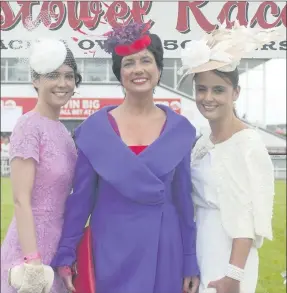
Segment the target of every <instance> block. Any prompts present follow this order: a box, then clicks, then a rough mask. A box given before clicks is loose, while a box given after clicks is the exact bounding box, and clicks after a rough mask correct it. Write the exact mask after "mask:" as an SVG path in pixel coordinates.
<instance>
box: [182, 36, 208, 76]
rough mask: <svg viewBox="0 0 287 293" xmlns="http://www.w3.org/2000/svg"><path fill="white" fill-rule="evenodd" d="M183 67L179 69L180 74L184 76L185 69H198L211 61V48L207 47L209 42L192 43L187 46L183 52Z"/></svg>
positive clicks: (194, 41)
mask: <svg viewBox="0 0 287 293" xmlns="http://www.w3.org/2000/svg"><path fill="white" fill-rule="evenodd" d="M181 53H182V54H181V61H182V67H181V68H180V69H179V74H182V73H183V71H184V70H185V69H190V68H191V67H197V66H199V65H201V64H204V63H206V62H208V61H209V58H210V54H211V51H210V47H209V46H207V41H205V40H200V41H196V40H193V41H190V42H189V43H187V44H186V46H185V48H184V49H183V50H182V52H181Z"/></svg>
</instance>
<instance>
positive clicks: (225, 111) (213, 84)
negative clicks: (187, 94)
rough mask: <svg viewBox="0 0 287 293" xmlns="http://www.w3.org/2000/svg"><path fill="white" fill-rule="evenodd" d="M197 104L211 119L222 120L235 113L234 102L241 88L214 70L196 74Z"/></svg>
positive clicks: (201, 111) (206, 116)
mask: <svg viewBox="0 0 287 293" xmlns="http://www.w3.org/2000/svg"><path fill="white" fill-rule="evenodd" d="M195 91H196V105H197V108H198V110H199V111H200V113H201V114H202V115H203V116H204V117H205V118H206V119H208V120H210V121H216V120H221V119H223V118H224V117H226V116H230V115H233V110H234V106H233V103H234V102H235V101H236V100H237V98H238V95H239V92H240V88H239V87H238V86H236V87H235V88H234V85H233V84H232V82H231V80H229V79H228V78H227V77H226V78H222V77H221V76H218V75H217V74H216V73H214V72H213V71H207V72H202V73H197V74H196V75H195Z"/></svg>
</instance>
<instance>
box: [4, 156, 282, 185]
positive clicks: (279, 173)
mask: <svg viewBox="0 0 287 293" xmlns="http://www.w3.org/2000/svg"><path fill="white" fill-rule="evenodd" d="M8 176H10V164H9V158H7V157H1V177H8ZM274 177H275V179H276V180H286V178H287V168H276V167H275V168H274Z"/></svg>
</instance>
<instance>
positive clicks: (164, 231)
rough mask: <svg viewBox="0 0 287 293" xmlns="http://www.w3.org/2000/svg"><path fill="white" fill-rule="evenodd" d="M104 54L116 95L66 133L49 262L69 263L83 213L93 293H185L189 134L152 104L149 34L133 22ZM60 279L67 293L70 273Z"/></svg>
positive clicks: (159, 54)
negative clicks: (68, 150) (64, 181)
mask: <svg viewBox="0 0 287 293" xmlns="http://www.w3.org/2000/svg"><path fill="white" fill-rule="evenodd" d="M125 38H127V39H125ZM119 42H120V43H119ZM106 50H107V52H109V53H111V54H112V60H113V72H114V74H115V76H116V77H117V79H118V80H119V81H120V83H121V84H122V86H123V88H124V90H125V99H124V102H123V103H122V104H121V105H120V106H118V107H113V106H109V107H106V108H104V109H102V110H100V111H98V112H97V113H95V114H94V115H92V116H90V117H89V118H88V119H87V120H86V121H85V122H84V123H83V124H82V125H81V126H80V127H79V128H78V129H77V130H76V131H75V140H76V144H77V147H78V160H77V163H76V171H75V177H74V185H73V193H72V194H71V195H70V196H69V197H68V200H67V204H66V212H65V220H64V226H63V232H62V237H61V240H60V243H59V248H58V252H57V254H56V256H55V258H54V260H53V262H52V264H51V265H52V266H53V267H57V268H62V270H61V269H60V271H63V268H64V267H65V266H68V267H71V266H72V265H73V263H74V262H75V261H76V247H77V245H78V244H79V241H80V240H81V238H82V236H83V231H84V227H85V224H86V222H87V220H88V217H89V216H90V215H91V218H90V227H91V231H92V245H93V254H94V264H95V279H96V292H97V293H182V292H191V293H195V292H196V290H197V287H198V283H199V279H198V276H199V270H198V266H197V261H196V248H195V243H196V239H195V238H196V230H195V223H194V220H193V206H192V202H191V197H190V193H191V182H190V154H191V147H192V145H193V143H194V141H195V136H196V131H195V128H194V127H193V126H192V125H191V124H190V123H189V122H188V120H187V119H186V118H184V117H183V116H180V115H178V114H176V113H175V112H173V111H172V110H170V109H169V108H168V107H165V106H156V105H155V104H154V102H153V91H154V88H155V87H156V86H157V84H158V82H159V80H160V77H161V73H162V69H163V47H162V43H161V40H160V38H159V37H158V36H157V35H155V34H150V33H149V31H148V30H147V29H146V27H145V26H144V25H138V24H131V25H128V26H126V27H123V28H120V29H114V31H113V32H111V33H110V34H109V37H108V39H107V42H106ZM63 278H64V280H65V283H66V285H67V288H68V289H70V290H73V286H72V282H71V276H70V274H66V275H65V276H63Z"/></svg>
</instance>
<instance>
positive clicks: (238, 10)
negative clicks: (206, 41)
mask: <svg viewBox="0 0 287 293" xmlns="http://www.w3.org/2000/svg"><path fill="white" fill-rule="evenodd" d="M236 19H237V20H238V21H239V23H240V24H241V25H249V26H251V27H258V28H263V29H272V28H274V27H279V26H282V27H283V28H286V1H260V2H253V1H224V2H217V1H216V2H215V1H214V2H213V1H174V2H162V1H72V0H70V1H27V0H25V1H3V0H1V54H2V58H7V57H8V58H9V57H11V58H17V57H26V56H27V54H28V53H27V52H28V51H29V46H30V43H31V41H33V40H35V39H37V38H39V37H56V38H60V39H62V40H64V41H66V42H67V44H68V45H69V47H70V48H71V49H72V51H73V52H74V54H75V56H76V57H77V58H91V57H97V58H106V57H109V56H108V55H107V54H106V53H105V52H104V51H103V50H102V47H103V42H104V39H103V38H102V35H103V34H104V33H106V32H108V31H109V30H110V29H111V27H117V26H121V25H125V24H127V23H129V22H132V21H137V22H144V23H149V24H150V25H151V32H153V33H156V34H158V35H159V36H160V37H161V39H162V41H163V45H164V49H165V58H179V57H180V50H181V48H184V46H185V44H186V43H188V42H189V41H190V40H192V39H199V38H200V37H201V36H202V34H203V32H204V31H206V32H210V31H212V30H214V29H215V28H216V25H221V24H222V25H223V26H226V27H227V28H231V27H232V26H233V24H234V20H236ZM286 49H287V43H286V40H282V41H280V42H272V43H269V44H266V45H264V46H263V47H262V48H261V49H258V50H257V51H256V52H254V53H252V54H250V55H248V56H246V57H253V58H286Z"/></svg>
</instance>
